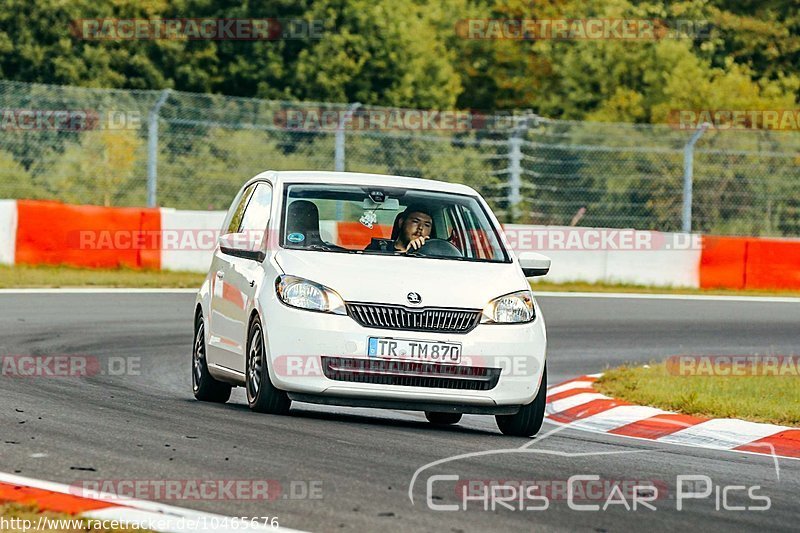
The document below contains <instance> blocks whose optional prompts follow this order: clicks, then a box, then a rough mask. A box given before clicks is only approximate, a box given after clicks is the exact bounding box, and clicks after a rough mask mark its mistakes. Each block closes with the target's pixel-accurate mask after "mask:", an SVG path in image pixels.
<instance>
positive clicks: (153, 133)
mask: <svg viewBox="0 0 800 533" xmlns="http://www.w3.org/2000/svg"><path fill="white" fill-rule="evenodd" d="M169 91H170V90H169V89H164V90H163V91H161V96H159V97H158V101H157V102H156V105H154V106H153V107H152V109H150V113H149V115H148V117H147V207H156V205H157V204H158V197H157V194H158V193H157V190H158V188H157V186H158V113H159V112H160V111H161V106H163V105H164V103H166V101H167V98H169Z"/></svg>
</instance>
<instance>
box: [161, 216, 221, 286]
mask: <svg viewBox="0 0 800 533" xmlns="http://www.w3.org/2000/svg"><path fill="white" fill-rule="evenodd" d="M224 220H225V211H178V210H176V209H161V230H162V233H163V238H162V240H161V245H162V248H161V268H163V269H164V270H185V271H190V272H192V271H193V272H206V271H208V268H209V267H210V266H211V254H212V251H213V249H214V245H215V244H216V239H217V236H218V235H219V230H220V228H221V227H222V222H223V221H224ZM209 242H210V244H211V246H208V244H209Z"/></svg>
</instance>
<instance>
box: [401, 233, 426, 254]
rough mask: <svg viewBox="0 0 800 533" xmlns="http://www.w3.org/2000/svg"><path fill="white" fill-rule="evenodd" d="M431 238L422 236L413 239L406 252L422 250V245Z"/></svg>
mask: <svg viewBox="0 0 800 533" xmlns="http://www.w3.org/2000/svg"><path fill="white" fill-rule="evenodd" d="M429 238H430V237H427V236H422V237H417V238H416V239H412V240H411V242H409V243H408V248H407V249H406V251H409V252H410V251H412V250H419V249H420V248H422V245H423V244H425V241H427V240H428V239H429Z"/></svg>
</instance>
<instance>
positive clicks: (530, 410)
mask: <svg viewBox="0 0 800 533" xmlns="http://www.w3.org/2000/svg"><path fill="white" fill-rule="evenodd" d="M546 403H547V368H545V369H544V373H543V374H542V384H541V385H539V392H538V394H536V398H534V399H533V401H532V402H531V403H529V404H528V405H523V406H522V407H521V408H520V410H519V411H518V412H517V413H516V414H513V415H495V420H496V421H497V427H498V428H500V431H501V432H502V433H503V435H510V436H513V437H533V436H534V435H536V434H537V433H539V430H540V429H541V428H542V422H543V421H544V407H545V404H546Z"/></svg>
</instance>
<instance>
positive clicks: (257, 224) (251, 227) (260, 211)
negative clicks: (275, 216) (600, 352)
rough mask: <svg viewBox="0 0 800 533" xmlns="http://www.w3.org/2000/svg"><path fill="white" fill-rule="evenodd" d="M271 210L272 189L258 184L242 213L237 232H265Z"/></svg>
mask: <svg viewBox="0 0 800 533" xmlns="http://www.w3.org/2000/svg"><path fill="white" fill-rule="evenodd" d="M271 208H272V187H270V186H269V185H268V184H266V183H259V184H258V186H257V187H256V190H255V192H254V193H253V194H252V196H251V197H250V202H249V203H248V204H247V208H246V209H245V211H244V217H242V223H241V226H240V228H239V231H240V232H250V231H264V230H266V229H267V223H268V222H269V212H270V209H271Z"/></svg>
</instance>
